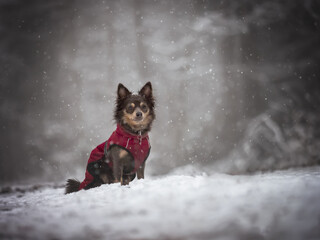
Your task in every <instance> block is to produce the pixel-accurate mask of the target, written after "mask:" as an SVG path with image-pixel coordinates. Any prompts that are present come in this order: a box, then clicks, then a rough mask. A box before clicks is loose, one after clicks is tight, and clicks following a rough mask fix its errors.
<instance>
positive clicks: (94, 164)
mask: <svg viewBox="0 0 320 240" xmlns="http://www.w3.org/2000/svg"><path fill="white" fill-rule="evenodd" d="M154 106H155V100H154V97H153V94H152V86H151V83H150V82H148V83H146V84H145V85H144V86H143V87H142V88H141V90H140V91H139V93H138V94H132V93H131V92H130V91H129V90H128V89H127V88H126V87H125V86H123V85H122V84H121V83H120V84H119V85H118V91H117V100H116V108H115V111H114V119H115V121H116V123H117V129H116V130H115V131H114V132H113V133H112V135H111V136H110V138H109V139H108V140H107V141H106V142H104V143H101V144H100V145H98V146H97V147H96V148H95V149H93V150H92V152H91V154H90V158H89V160H88V164H87V170H86V173H85V179H84V181H83V182H81V183H80V182H79V181H78V180H76V179H68V180H67V184H66V189H65V193H66V194H68V193H71V192H76V191H79V190H81V189H90V188H93V187H97V186H100V185H101V184H106V183H108V184H110V183H117V182H121V185H127V184H129V182H130V181H132V180H133V179H134V178H135V176H136V175H137V177H138V179H141V178H144V169H145V162H146V160H147V158H148V156H149V153H150V149H151V146H150V142H149V136H148V132H149V131H150V130H151V125H152V122H153V120H154V119H155V112H154Z"/></svg>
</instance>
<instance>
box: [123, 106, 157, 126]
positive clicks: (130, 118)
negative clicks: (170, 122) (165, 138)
mask: <svg viewBox="0 0 320 240" xmlns="http://www.w3.org/2000/svg"><path fill="white" fill-rule="evenodd" d="M135 114H136V111H134V112H133V113H132V114H129V113H127V112H125V114H124V117H123V121H124V123H126V124H128V125H130V126H131V128H132V129H133V130H135V131H139V130H141V129H143V128H145V127H146V126H147V125H148V124H149V123H150V122H151V121H152V116H151V115H149V110H148V111H147V112H146V113H144V112H142V119H141V120H140V121H135V120H134V118H135Z"/></svg>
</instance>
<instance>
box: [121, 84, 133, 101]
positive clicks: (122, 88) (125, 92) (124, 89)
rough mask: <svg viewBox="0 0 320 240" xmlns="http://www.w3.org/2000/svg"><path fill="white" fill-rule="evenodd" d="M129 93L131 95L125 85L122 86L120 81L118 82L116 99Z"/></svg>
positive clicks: (123, 97) (122, 97)
mask: <svg viewBox="0 0 320 240" xmlns="http://www.w3.org/2000/svg"><path fill="white" fill-rule="evenodd" d="M129 95H131V92H130V91H129V90H128V89H127V88H126V87H125V86H123V85H122V84H121V83H119V85H118V99H125V98H126V97H128V96H129Z"/></svg>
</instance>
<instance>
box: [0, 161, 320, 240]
mask: <svg viewBox="0 0 320 240" xmlns="http://www.w3.org/2000/svg"><path fill="white" fill-rule="evenodd" d="M2 192H5V191H4V189H3V191H2ZM0 210H1V212H0V214H1V215H0V239H39V240H40V239H41V240H43V239H86V240H88V239H108V240H112V239H228V240H232V239H245V240H249V239H281V240H284V239H290V240H294V239H320V167H312V168H305V169H295V170H287V171H277V172H273V173H264V174H255V175H250V176H231V175H225V174H212V175H210V176H208V175H206V174H199V175H195V176H191V175H189V176H187V175H182V174H177V173H175V174H173V175H168V176H164V177H159V178H147V179H145V180H139V181H138V180H134V182H132V183H131V184H130V186H129V187H127V186H126V187H123V186H120V185H119V184H112V185H104V186H101V187H98V188H95V189H91V190H88V191H80V192H77V193H72V194H69V195H64V190H63V188H52V187H44V188H39V189H36V190H33V191H26V192H24V193H23V192H22V191H11V192H10V193H2V194H1V195H0Z"/></svg>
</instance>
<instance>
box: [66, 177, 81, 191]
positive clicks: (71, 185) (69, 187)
mask: <svg viewBox="0 0 320 240" xmlns="http://www.w3.org/2000/svg"><path fill="white" fill-rule="evenodd" d="M79 187H80V181H79V180H77V179H68V180H67V184H66V188H65V189H66V192H65V193H66V194H68V193H72V192H77V191H79Z"/></svg>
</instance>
